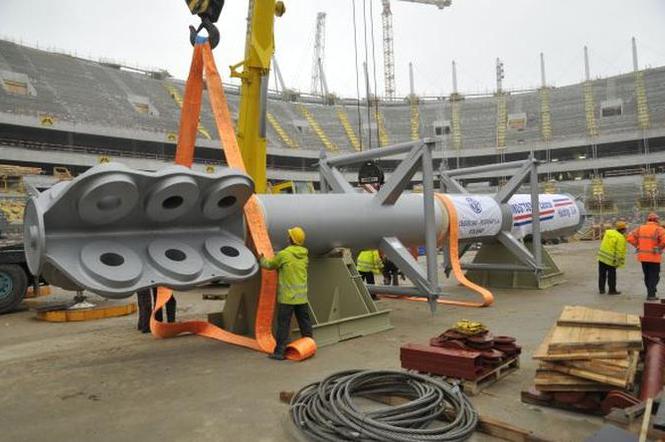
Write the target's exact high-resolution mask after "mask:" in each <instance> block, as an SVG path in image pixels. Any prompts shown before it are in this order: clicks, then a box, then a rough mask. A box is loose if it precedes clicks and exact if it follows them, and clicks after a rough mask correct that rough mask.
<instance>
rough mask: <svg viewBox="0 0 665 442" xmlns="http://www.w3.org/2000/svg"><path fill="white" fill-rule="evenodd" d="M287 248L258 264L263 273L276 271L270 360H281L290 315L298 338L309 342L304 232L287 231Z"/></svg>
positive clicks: (306, 262) (261, 258)
mask: <svg viewBox="0 0 665 442" xmlns="http://www.w3.org/2000/svg"><path fill="white" fill-rule="evenodd" d="M288 235H289V246H288V247H286V248H285V249H282V250H280V251H279V252H277V253H276V254H275V257H274V258H272V259H268V258H266V257H264V256H263V255H261V257H260V259H259V262H260V264H261V267H263V268H264V269H270V270H277V271H278V272H279V280H278V283H277V336H276V339H275V340H276V341H277V345H276V346H275V351H274V352H273V353H272V354H270V358H271V359H276V360H278V361H281V360H284V359H285V355H284V353H285V352H286V346H287V344H288V343H289V342H288V341H289V333H290V332H291V315H293V314H295V316H296V320H297V321H298V326H299V327H300V334H301V335H302V336H303V337H308V338H311V337H312V336H313V333H312V321H311V320H310V318H309V303H308V300H307V266H308V264H309V257H308V251H307V249H306V248H305V247H304V245H305V231H304V230H303V229H301V228H300V227H293V228H291V229H289V230H288Z"/></svg>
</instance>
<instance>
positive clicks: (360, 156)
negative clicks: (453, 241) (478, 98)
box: [319, 138, 461, 311]
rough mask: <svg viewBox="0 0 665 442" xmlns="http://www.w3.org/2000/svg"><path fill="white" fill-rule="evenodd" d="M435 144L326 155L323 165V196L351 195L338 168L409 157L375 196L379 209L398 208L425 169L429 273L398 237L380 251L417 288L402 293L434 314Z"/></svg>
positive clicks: (417, 143)
mask: <svg viewBox="0 0 665 442" xmlns="http://www.w3.org/2000/svg"><path fill="white" fill-rule="evenodd" d="M435 144H436V140H435V139H432V138H426V139H422V140H416V141H411V142H407V143H399V144H395V145H392V146H388V147H383V148H381V149H372V150H367V151H364V152H358V153H352V154H347V155H339V156H336V157H334V158H330V159H329V158H327V157H326V155H325V154H324V153H322V154H321V159H320V161H319V173H320V175H321V188H322V192H328V191H332V192H335V193H348V192H353V188H352V187H351V185H350V184H349V183H348V181H346V179H345V178H344V176H343V174H342V173H341V172H340V171H339V169H338V167H340V166H345V165H349V164H354V163H360V162H363V161H369V160H375V159H379V158H385V157H389V156H394V155H399V154H405V153H406V157H405V158H404V159H403V160H402V161H401V162H400V164H399V165H398V166H397V168H396V169H395V170H394V171H393V173H392V174H391V175H390V177H389V178H388V181H387V182H386V183H385V184H384V185H383V186H382V187H381V189H380V190H379V192H377V194H376V195H375V196H374V199H373V204H376V205H379V206H386V205H393V204H395V202H396V201H397V200H398V199H399V197H400V195H402V193H403V192H404V190H405V189H406V188H407V187H408V185H409V183H410V182H411V179H412V178H413V176H414V174H415V173H416V172H417V171H418V168H420V169H421V171H422V176H423V212H424V216H425V255H426V270H423V268H422V267H421V266H420V265H419V264H418V261H417V260H416V259H415V258H414V257H413V256H412V255H411V254H410V253H409V251H408V250H407V248H406V247H405V246H404V244H402V243H401V241H399V239H397V238H395V237H388V238H383V240H382V241H381V244H380V246H379V248H380V249H381V251H382V252H383V253H384V254H385V255H386V256H387V257H388V258H389V259H390V260H391V261H393V262H394V263H395V265H397V267H398V268H399V269H400V270H401V271H402V272H404V274H405V275H406V276H408V277H409V279H410V280H411V281H412V282H413V283H414V284H415V286H416V287H400V293H401V294H411V295H414V296H424V297H426V298H427V299H428V301H429V304H430V309H431V310H432V311H434V310H435V309H436V305H437V303H436V300H437V299H438V297H439V295H440V294H441V293H440V288H439V279H438V275H437V271H438V264H437V255H438V250H437V244H436V239H437V238H436V218H435V212H434V169H433V164H432V150H433V149H434V146H435ZM460 188H461V186H460ZM324 189H325V190H324ZM368 289H369V290H370V292H372V293H392V292H394V288H393V287H389V286H378V285H374V286H368Z"/></svg>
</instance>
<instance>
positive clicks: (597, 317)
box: [522, 306, 642, 413]
mask: <svg viewBox="0 0 665 442" xmlns="http://www.w3.org/2000/svg"><path fill="white" fill-rule="evenodd" d="M641 349H642V332H641V327H640V319H639V317H638V316H637V315H628V314H623V313H616V312H611V311H604V310H595V309H591V308H588V307H580V306H566V307H565V308H564V309H563V312H562V313H561V316H560V317H559V319H558V321H557V323H556V325H555V326H554V327H553V328H552V329H551V330H550V331H549V333H548V334H547V336H546V337H545V340H544V341H543V342H542V343H541V345H540V346H539V347H538V349H537V350H536V352H535V353H534V355H533V358H534V359H536V360H538V361H540V365H539V367H538V370H537V373H536V377H535V379H534V387H535V389H531V390H530V391H528V392H523V394H522V399H523V401H524V402H529V403H538V404H540V405H552V406H559V407H562V408H572V409H579V410H580V411H587V412H592V413H593V412H600V411H601V410H600V404H601V402H602V400H603V399H604V397H605V395H606V393H607V392H609V391H612V390H623V391H627V390H630V389H631V388H632V385H633V382H634V380H635V374H636V371H637V364H638V361H639V352H640V350H641Z"/></svg>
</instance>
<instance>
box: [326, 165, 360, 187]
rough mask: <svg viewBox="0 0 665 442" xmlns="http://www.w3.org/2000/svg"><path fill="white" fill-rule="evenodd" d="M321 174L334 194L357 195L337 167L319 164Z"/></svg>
mask: <svg viewBox="0 0 665 442" xmlns="http://www.w3.org/2000/svg"><path fill="white" fill-rule="evenodd" d="M319 173H320V174H321V176H322V177H323V178H324V180H325V181H326V182H327V183H328V185H329V186H330V188H331V189H332V191H333V193H355V191H354V190H353V187H352V186H351V184H349V182H348V181H347V180H346V178H344V175H342V172H340V171H339V170H338V169H337V168H336V167H329V166H328V165H327V164H326V163H321V164H319Z"/></svg>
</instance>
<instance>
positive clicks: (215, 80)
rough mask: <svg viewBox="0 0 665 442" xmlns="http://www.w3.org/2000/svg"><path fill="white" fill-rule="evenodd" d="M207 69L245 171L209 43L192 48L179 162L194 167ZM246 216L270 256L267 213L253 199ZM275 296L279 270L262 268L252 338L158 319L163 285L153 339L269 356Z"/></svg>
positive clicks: (226, 135) (235, 160) (230, 152)
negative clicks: (199, 341)
mask: <svg viewBox="0 0 665 442" xmlns="http://www.w3.org/2000/svg"><path fill="white" fill-rule="evenodd" d="M204 68H205V73H206V83H207V86H208V94H209V96H210V104H211V107H212V111H213V114H214V117H215V123H216V125H217V130H218V131H219V137H220V140H221V142H222V148H223V149H224V155H225V157H226V161H227V164H228V165H229V166H230V167H233V168H236V169H239V170H242V171H245V166H244V163H243V160H242V155H241V153H240V148H239V146H238V143H237V140H236V136H235V131H234V129H233V120H232V118H231V114H230V112H229V109H228V104H227V102H226V97H225V95H224V89H223V87H222V81H221V77H220V76H219V73H218V71H217V67H216V66H215V60H214V58H213V55H212V50H211V48H210V45H209V44H208V43H207V42H206V43H204V44H197V45H196V46H195V47H194V54H193V56H192V64H191V67H190V72H189V77H188V79H187V86H186V87H185V98H184V102H183V107H182V115H181V119H180V133H179V137H178V147H177V151H176V163H177V164H182V165H184V166H187V167H191V165H192V162H193V160H194V142H195V140H196V131H197V126H198V122H199V113H200V107H201V94H202V91H203V69H204ZM244 212H245V218H246V221H247V227H248V230H249V234H250V237H251V240H252V243H253V244H254V246H255V248H256V251H257V253H258V254H263V255H265V256H266V257H272V256H273V254H274V252H273V249H272V243H271V242H270V237H269V236H268V229H267V225H266V222H265V219H264V216H263V212H262V210H261V207H260V205H259V203H258V200H257V198H256V196H255V195H253V196H252V197H251V198H250V199H249V200H248V201H247V204H246V205H245V207H244ZM276 292H277V272H275V271H272V270H264V269H262V270H261V289H260V293H259V300H258V307H257V311H256V321H255V329H254V335H255V338H254V339H252V338H249V337H246V336H241V335H237V334H234V333H231V332H228V331H226V330H224V329H222V328H220V327H217V326H215V325H214V324H211V323H209V322H206V321H188V322H179V323H175V324H169V323H162V322H158V321H156V320H155V311H157V310H158V309H160V308H162V307H163V306H164V305H165V304H166V302H168V300H169V299H170V298H171V296H173V292H172V291H171V290H170V289H168V288H164V287H160V288H159V289H158V292H157V302H156V303H155V309H154V310H153V313H152V316H151V319H150V329H151V331H152V333H153V335H154V336H157V337H162V338H168V337H172V336H177V335H179V334H182V333H194V334H197V335H201V336H206V337H209V338H213V339H219V340H221V341H224V342H228V343H231V344H236V345H241V346H244V347H248V348H252V349H255V350H259V351H263V352H266V353H270V352H272V351H273V350H274V348H275V339H274V338H273V335H272V319H273V316H274V311H275V302H276ZM296 342H298V341H295V342H294V343H292V345H293V344H296ZM292 353H293V355H292V357H291V358H290V359H293V360H301V359H300V358H302V359H304V358H306V357H308V356H311V355H307V354H303V353H301V352H298V351H294V352H292Z"/></svg>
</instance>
